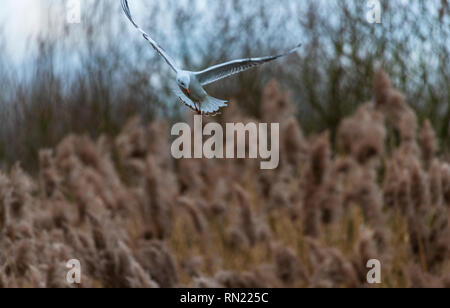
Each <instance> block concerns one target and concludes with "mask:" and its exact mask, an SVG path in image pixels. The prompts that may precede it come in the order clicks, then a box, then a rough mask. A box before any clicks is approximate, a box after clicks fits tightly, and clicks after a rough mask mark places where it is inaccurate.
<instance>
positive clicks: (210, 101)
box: [200, 95, 228, 116]
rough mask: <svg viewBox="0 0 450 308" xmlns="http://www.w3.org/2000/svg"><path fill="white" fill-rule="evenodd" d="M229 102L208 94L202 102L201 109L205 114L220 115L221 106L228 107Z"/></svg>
mask: <svg viewBox="0 0 450 308" xmlns="http://www.w3.org/2000/svg"><path fill="white" fill-rule="evenodd" d="M227 106H228V102H227V101H224V100H221V99H218V98H215V97H212V96H209V95H208V96H207V97H206V98H205V100H204V101H203V102H202V103H201V104H200V111H201V113H202V114H203V115H212V116H214V115H218V114H219V111H220V109H221V108H224V107H227Z"/></svg>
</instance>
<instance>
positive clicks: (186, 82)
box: [121, 0, 302, 115]
mask: <svg viewBox="0 0 450 308" xmlns="http://www.w3.org/2000/svg"><path fill="white" fill-rule="evenodd" d="M121 3H122V9H123V10H124V12H125V15H126V16H127V18H128V19H129V20H130V21H131V23H132V24H133V26H134V27H135V28H136V29H137V30H138V31H139V32H140V33H141V34H142V36H143V37H144V39H146V40H147V41H148V42H149V43H150V45H151V46H152V47H153V48H154V49H155V51H156V52H157V53H158V54H159V55H160V56H161V57H162V58H163V59H164V60H165V61H166V62H167V64H168V65H169V66H170V68H171V69H172V70H173V71H174V72H175V73H176V74H177V77H176V82H177V87H175V88H174V92H175V94H176V95H177V96H178V98H179V99H180V100H181V102H183V103H184V104H185V105H186V106H188V107H189V108H191V109H192V110H193V111H195V112H197V113H198V114H199V115H216V114H218V112H219V110H220V109H221V108H223V107H226V106H227V104H228V102H227V101H224V100H220V99H217V98H214V97H212V96H210V95H208V93H207V92H206V91H205V89H204V88H203V87H204V86H206V85H209V84H211V83H214V82H216V81H219V80H221V79H224V78H227V77H230V76H232V75H235V74H238V73H241V72H244V71H246V70H248V69H250V68H253V67H256V66H259V65H261V64H264V63H267V62H270V61H274V60H276V59H279V58H282V57H285V56H287V55H290V54H292V53H294V52H295V51H297V49H298V48H300V46H301V45H302V44H299V45H297V46H296V47H295V48H293V49H291V50H289V51H288V52H285V53H282V54H279V55H275V56H267V57H260V58H246V59H239V60H234V61H230V62H226V63H222V64H218V65H215V66H212V67H209V68H207V69H205V70H203V71H200V72H192V71H187V70H182V69H180V68H179V67H178V66H177V65H176V63H175V61H174V60H173V59H172V58H171V57H170V56H169V55H168V54H167V52H166V51H165V50H164V48H162V47H161V46H160V45H159V44H158V43H157V42H156V41H154V40H153V39H152V38H151V37H150V35H148V34H147V33H146V32H145V31H144V30H142V29H141V28H140V27H139V26H138V25H137V24H136V23H135V22H134V20H133V17H132V16H131V12H130V8H129V6H128V0H121Z"/></svg>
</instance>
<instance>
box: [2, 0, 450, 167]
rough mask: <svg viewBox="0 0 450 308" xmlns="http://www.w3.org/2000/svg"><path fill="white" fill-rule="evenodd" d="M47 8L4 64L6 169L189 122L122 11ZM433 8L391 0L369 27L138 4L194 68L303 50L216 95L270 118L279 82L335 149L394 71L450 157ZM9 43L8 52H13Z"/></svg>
mask: <svg viewBox="0 0 450 308" xmlns="http://www.w3.org/2000/svg"><path fill="white" fill-rule="evenodd" d="M41 1H42V10H43V13H44V14H43V16H48V19H47V20H45V22H43V23H42V25H41V31H40V32H39V33H38V36H37V37H35V38H30V48H29V52H28V53H26V54H25V55H24V59H26V60H25V61H24V62H23V63H19V64H17V65H13V64H11V58H10V57H9V56H8V54H7V53H5V52H2V53H1V54H0V81H1V85H0V86H1V89H2V90H1V91H0V103H1V109H0V118H1V119H2V120H1V130H0V132H1V133H0V160H1V161H2V162H3V165H4V166H5V167H8V166H11V165H12V164H14V163H15V162H16V161H18V160H19V161H21V163H22V165H23V166H24V167H26V168H27V170H32V169H33V170H34V171H36V170H37V165H38V155H37V153H38V150H39V148H42V147H48V146H55V145H56V144H57V143H58V142H59V141H60V140H61V139H62V138H63V137H64V136H65V135H67V134H68V133H71V132H74V133H79V134H86V135H89V136H91V137H98V136H99V135H100V134H101V133H107V134H109V135H111V136H115V135H116V134H117V133H118V132H119V130H120V127H122V126H123V125H124V124H125V121H126V119H128V118H129V117H130V116H132V115H135V114H139V115H140V116H141V118H142V119H143V120H144V121H148V120H151V119H153V118H155V117H161V116H162V117H170V118H173V119H179V118H181V117H182V115H183V112H184V106H181V105H179V104H177V103H176V102H177V100H176V98H174V97H173V96H172V95H171V93H170V90H169V88H170V87H169V86H170V82H171V81H172V80H173V76H171V75H170V70H169V69H167V66H166V65H165V64H164V61H162V60H161V59H160V58H159V57H158V55H156V53H155V52H154V51H153V50H152V49H151V48H149V46H148V44H146V42H145V41H144V40H142V38H141V37H140V36H139V35H138V34H137V33H136V32H135V31H134V29H133V27H132V26H131V25H130V24H129V23H128V22H127V20H126V18H125V17H124V15H123V12H121V8H120V5H119V4H118V3H115V2H118V1H115V2H114V3H113V4H112V3H111V1H107V0H99V1H93V2H88V1H84V2H83V5H82V23H81V24H68V23H67V22H66V21H65V19H64V17H65V12H64V8H63V5H62V4H61V3H56V2H55V1H46V0H41ZM138 2H139V3H138ZM432 2H433V1H430V2H423V1H417V0H414V1H409V2H408V5H403V4H402V3H401V2H399V1H382V3H383V10H382V23H381V24H375V25H372V24H369V23H367V21H366V20H365V15H366V13H367V11H366V10H367V8H366V7H365V3H364V1H355V2H352V1H322V2H317V1H314V2H304V1H291V0H283V1H281V2H280V1H279V2H277V3H273V2H272V1H268V0H262V1H256V2H255V1H250V0H237V1H232V2H228V1H217V2H215V3H209V4H208V8H207V13H206V9H205V7H204V5H202V1H200V0H198V1H193V2H191V3H190V6H186V5H185V4H184V3H180V2H179V1H175V0H169V1H166V2H164V3H161V2H159V1H138V0H135V1H130V5H131V6H132V9H133V12H134V13H135V15H136V19H138V20H139V23H140V24H142V27H144V28H145V29H146V30H148V31H149V32H150V33H151V34H152V35H153V36H154V37H155V39H156V40H157V41H158V42H160V43H161V45H163V46H164V47H165V49H167V50H168V52H169V53H170V54H171V55H173V57H174V58H176V59H177V61H178V63H179V64H180V66H182V67H186V68H188V69H193V70H196V69H202V68H204V67H206V66H209V65H211V64H216V63H219V62H222V61H225V60H229V59H233V58H239V57H244V56H258V55H265V54H272V53H277V52H279V51H280V50H284V49H286V48H290V47H292V46H293V45H295V44H297V43H298V42H302V43H303V48H302V49H301V50H300V51H299V52H298V53H297V55H293V56H291V57H289V58H288V59H285V61H279V62H276V63H272V64H270V65H267V66H263V67H262V68H259V69H256V70H252V71H250V72H246V73H244V74H242V75H239V76H236V77H234V78H231V79H228V80H225V81H223V82H220V83H218V84H214V85H211V86H209V87H208V91H210V92H211V94H212V95H214V96H217V97H220V98H226V99H230V98H236V103H237V104H239V106H240V108H241V109H242V110H243V113H244V114H245V115H249V116H253V117H256V118H262V117H264V116H265V115H264V114H262V113H261V112H260V110H261V108H260V102H261V101H263V99H262V97H261V93H262V89H263V86H264V85H265V84H266V83H267V82H268V81H269V80H270V79H271V78H275V79H277V80H279V81H280V83H281V84H282V85H283V87H284V88H285V89H286V90H288V91H290V95H291V100H292V103H293V105H294V106H295V107H296V109H295V110H296V117H297V119H298V120H299V121H300V123H302V127H303V128H304V129H305V131H306V132H307V133H311V132H322V131H324V130H326V129H328V130H330V135H331V138H332V145H333V146H335V145H336V135H337V129H338V125H339V123H340V121H341V120H342V119H343V118H344V117H346V116H348V115H349V114H351V113H352V112H354V111H355V110H356V109H357V108H358V107H359V104H360V102H362V101H365V100H367V99H368V98H370V95H371V89H370V83H371V79H372V76H373V74H374V67H377V65H378V64H379V62H382V63H383V64H384V67H386V68H387V69H388V71H389V74H390V75H391V76H392V78H393V80H394V81H395V82H396V84H397V86H398V87H399V89H400V90H402V91H403V92H404V93H406V95H407V98H408V100H409V102H410V104H411V105H412V106H413V107H414V109H415V111H416V112H417V115H418V118H419V122H420V123H422V122H423V120H424V119H426V118H428V119H430V122H431V123H432V124H433V126H434V128H435V130H436V135H437V137H438V139H439V141H440V143H441V144H442V145H444V146H443V147H442V149H443V150H446V149H447V143H448V140H449V138H448V137H449V126H448V125H449V124H448V123H450V121H449V120H450V108H449V107H448V106H449V101H450V92H449V91H450V90H449V87H448V84H449V72H450V71H449V69H450V67H449V64H448V63H449V62H448V61H447V59H448V55H449V52H450V51H449V46H448V44H447V42H448V37H449V31H450V30H449V29H450V25H449V22H450V16H449V14H448V13H447V12H448V3H447V2H446V1H443V2H442V3H437V2H436V1H434V2H433V3H432ZM430 3H432V4H430ZM139 5H141V9H137V8H138V6H139ZM1 37H2V33H1V31H0V38H1ZM0 42H2V43H0V48H2V47H1V46H4V45H5V44H6V43H7V42H6V41H5V40H2V39H0ZM32 46H37V47H36V48H37V49H36V50H35V49H34V48H32ZM2 50H4V48H2Z"/></svg>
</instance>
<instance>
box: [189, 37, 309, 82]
mask: <svg viewBox="0 0 450 308" xmlns="http://www.w3.org/2000/svg"><path fill="white" fill-rule="evenodd" d="M301 45H302V44H299V45H297V46H296V47H295V48H293V49H291V50H290V51H288V52H286V53H284V54H280V55H277V56H268V57H262V58H248V59H241V60H235V61H230V62H226V63H223V64H219V65H215V66H212V67H210V68H208V69H206V70H204V71H201V72H197V73H195V76H196V77H197V79H198V81H199V82H200V83H201V84H202V85H208V84H210V83H213V82H215V81H218V80H220V79H223V78H226V77H229V76H231V75H234V74H238V73H241V72H243V71H246V70H248V69H250V68H252V67H255V66H258V65H261V64H263V63H266V62H270V61H273V60H276V59H278V58H281V57H284V56H287V55H289V54H291V53H293V52H295V51H296V50H297V49H298V48H300V46H301Z"/></svg>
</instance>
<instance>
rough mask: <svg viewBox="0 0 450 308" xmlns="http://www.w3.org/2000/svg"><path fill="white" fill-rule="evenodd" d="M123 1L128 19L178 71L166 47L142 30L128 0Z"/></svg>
mask: <svg viewBox="0 0 450 308" xmlns="http://www.w3.org/2000/svg"><path fill="white" fill-rule="evenodd" d="M121 3H122V9H123V11H124V12H125V15H127V17H128V19H129V20H130V21H131V23H132V24H133V25H134V26H135V27H136V29H138V30H139V32H141V33H142V36H143V37H144V38H145V39H146V40H147V41H149V42H150V44H151V45H152V47H153V48H154V49H155V50H156V52H157V53H158V54H159V55H160V56H161V57H163V58H164V60H166V62H167V64H169V66H170V67H171V68H172V69H173V70H174V71H175V72H176V73H178V67H177V65H176V64H175V61H174V60H173V59H172V58H171V57H170V56H169V55H168V54H167V52H166V51H165V50H164V48H162V47H161V46H159V44H158V43H157V42H155V41H154V40H153V39H152V38H151V37H150V35H148V34H147V33H145V32H144V30H142V29H141V28H140V27H139V26H138V25H137V24H136V23H135V22H134V20H133V17H132V16H131V13H130V8H129V6H128V1H127V0H121Z"/></svg>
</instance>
